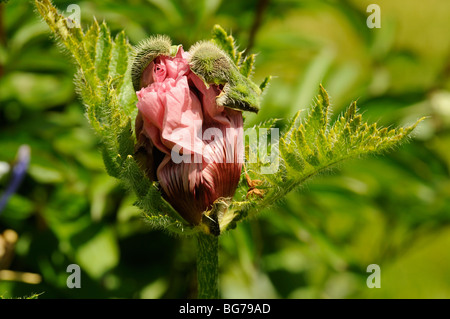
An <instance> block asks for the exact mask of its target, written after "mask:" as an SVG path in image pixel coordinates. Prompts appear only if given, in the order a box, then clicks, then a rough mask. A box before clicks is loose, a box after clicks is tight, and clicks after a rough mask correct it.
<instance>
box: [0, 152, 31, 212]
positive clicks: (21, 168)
mask: <svg viewBox="0 0 450 319" xmlns="http://www.w3.org/2000/svg"><path fill="white" fill-rule="evenodd" d="M30 153H31V150H30V147H29V146H28V145H22V146H21V147H20V148H19V151H18V152H17V160H16V163H15V165H14V166H13V169H12V176H11V180H10V182H9V184H8V186H7V187H6V190H5V192H4V193H3V194H2V196H1V197H0V213H1V212H2V211H3V209H4V208H5V206H6V204H7V203H8V200H9V198H10V197H11V195H13V194H14V193H15V192H16V191H17V189H18V188H19V186H20V184H21V183H22V180H23V178H24V177H25V174H26V172H27V169H28V165H29V163H30Z"/></svg>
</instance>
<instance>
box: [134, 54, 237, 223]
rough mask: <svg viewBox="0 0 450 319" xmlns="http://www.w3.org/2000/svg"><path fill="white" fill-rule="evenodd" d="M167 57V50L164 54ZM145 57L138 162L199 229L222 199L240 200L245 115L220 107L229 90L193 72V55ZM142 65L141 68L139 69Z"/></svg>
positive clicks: (139, 97)
mask: <svg viewBox="0 0 450 319" xmlns="http://www.w3.org/2000/svg"><path fill="white" fill-rule="evenodd" d="M159 52H161V51H159ZM136 56H137V57H139V59H140V60H139V61H137V62H136V60H135V63H140V65H141V66H143V65H144V66H145V67H144V68H143V70H139V68H137V71H136V72H135V74H140V77H139V79H133V82H134V83H139V86H140V87H139V88H138V90H137V92H136V94H137V97H138V103H137V108H138V110H139V111H138V116H137V118H136V137H137V145H136V158H137V160H138V162H139V163H140V164H141V167H142V168H143V169H145V171H146V175H147V176H148V177H149V178H150V179H152V180H157V181H158V182H159V184H160V186H161V190H162V192H163V194H164V197H165V198H166V199H167V201H168V202H169V203H170V204H171V205H172V206H173V207H174V208H175V209H176V210H177V211H178V212H179V214H180V215H181V216H182V217H183V218H184V219H185V220H186V221H188V222H189V223H191V224H193V225H198V224H200V223H201V221H202V215H203V213H204V212H205V211H208V210H210V209H211V207H212V205H213V203H214V202H215V201H216V200H217V199H219V198H222V197H224V198H229V197H232V196H233V195H234V192H235V190H236V187H237V184H238V182H239V179H240V175H241V170H242V163H243V152H244V147H243V119H242V113H241V111H239V110H234V109H231V108H227V107H224V106H219V105H218V104H217V103H216V98H217V97H218V96H219V95H220V94H221V92H222V88H223V85H219V84H214V83H212V84H211V85H206V84H205V83H204V81H203V79H201V78H200V77H199V76H198V75H196V74H195V73H194V72H193V71H192V70H191V68H190V65H189V60H190V54H189V52H184V50H183V48H182V47H181V46H178V47H177V50H176V54H174V55H171V54H170V53H169V52H167V50H166V51H165V52H164V54H159V55H155V54H147V57H148V58H149V59H151V61H144V60H145V59H142V57H145V56H146V54H145V52H144V53H142V52H141V53H140V54H137V55H136ZM138 66H139V65H138Z"/></svg>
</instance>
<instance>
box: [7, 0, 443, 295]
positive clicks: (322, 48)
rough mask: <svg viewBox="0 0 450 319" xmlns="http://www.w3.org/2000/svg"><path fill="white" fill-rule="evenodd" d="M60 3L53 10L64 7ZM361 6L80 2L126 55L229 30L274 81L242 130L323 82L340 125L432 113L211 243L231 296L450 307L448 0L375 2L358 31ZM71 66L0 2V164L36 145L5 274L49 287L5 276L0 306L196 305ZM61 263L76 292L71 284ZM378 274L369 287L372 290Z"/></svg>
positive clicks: (176, 245)
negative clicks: (103, 301)
mask: <svg viewBox="0 0 450 319" xmlns="http://www.w3.org/2000/svg"><path fill="white" fill-rule="evenodd" d="M54 3H55V5H56V6H57V7H58V8H59V9H60V10H61V11H64V10H66V8H67V7H68V5H69V4H72V3H75V1H54ZM369 3H371V2H369V1H358V0H345V1H344V0H342V1H332V0H328V1H327V0H321V1H317V0H316V1H311V0H309V1H308V0H303V1H287V0H272V1H265V0H260V1H256V0H251V1H221V0H214V1H207V0H204V1H192V0H178V1H175V0H172V1H169V0H167V1H153V0H147V1H144V0H132V1H123V0H122V1H112V0H102V1H81V2H78V4H79V5H80V7H81V22H82V24H83V26H86V25H88V24H90V23H91V22H92V19H93V16H95V17H96V18H97V20H98V21H102V20H106V21H107V22H108V25H109V26H110V27H111V29H112V32H113V35H115V34H117V33H118V32H119V31H120V30H122V29H125V32H126V34H127V36H128V37H129V39H130V42H131V44H136V43H138V42H139V41H140V40H141V39H143V38H145V37H147V36H149V35H151V34H155V33H163V34H167V35H169V36H170V37H171V38H172V39H173V42H174V43H183V44H184V46H185V47H186V48H188V47H190V45H191V44H193V43H194V42H196V41H198V40H199V39H204V38H209V37H210V30H211V28H212V26H213V25H214V24H220V25H222V26H223V27H224V28H225V29H226V30H227V31H232V34H233V36H234V37H235V38H236V39H237V42H238V43H239V44H240V45H241V46H242V47H247V46H250V53H258V56H257V59H256V70H255V73H254V79H255V82H257V83H259V82H261V81H262V80H263V79H264V77H265V76H267V75H269V74H271V75H273V76H274V79H273V80H272V83H271V85H270V87H269V88H268V89H267V90H266V93H265V97H264V100H263V105H262V107H261V111H260V112H259V114H258V115H247V116H246V125H248V126H251V125H254V124H256V123H258V122H260V121H262V120H265V119H267V118H269V117H277V118H290V117H292V116H293V115H294V114H295V113H296V111H298V110H299V109H304V108H307V107H308V106H309V105H310V103H311V101H312V98H313V97H314V96H315V95H316V94H317V87H318V85H319V83H323V85H324V87H325V88H326V89H327V91H328V93H329V94H330V97H331V102H332V104H333V109H334V112H335V114H334V115H333V116H334V118H336V117H337V116H338V115H339V114H340V112H342V111H343V110H344V109H345V108H346V107H347V106H348V105H349V103H350V102H351V101H352V100H354V99H358V106H359V107H360V110H361V113H363V117H364V119H366V120H368V121H369V122H373V121H378V122H379V123H380V124H382V125H386V126H389V125H395V126H397V125H405V124H412V123H413V122H415V120H416V119H417V118H419V117H421V116H429V119H428V120H426V121H425V122H423V123H421V125H420V126H419V128H418V129H417V130H416V131H415V132H416V133H415V135H414V138H413V139H412V140H411V141H410V143H407V144H405V145H402V146H401V147H400V148H398V149H396V150H394V151H392V152H390V153H389V154H387V155H384V156H382V157H381V156H379V157H372V158H364V159H358V160H353V161H351V162H349V163H345V164H343V165H342V166H341V167H340V170H338V171H335V172H332V173H330V174H328V175H325V176H321V177H317V178H315V179H314V180H312V181H311V182H309V183H308V184H307V185H306V186H305V187H304V188H303V189H301V190H298V191H294V192H292V193H291V194H290V195H289V196H288V198H286V200H284V201H283V202H281V203H279V205H277V206H275V207H272V208H270V209H267V210H265V211H264V212H263V213H262V214H261V215H260V217H259V218H258V219H254V220H251V221H248V222H245V223H243V224H241V225H239V227H237V228H236V229H235V230H233V231H230V232H227V233H225V234H224V235H223V236H221V254H220V263H221V278H220V280H221V289H222V291H221V293H222V296H223V297H225V298H240V297H243V298H373V297H386V298H432V297H433V298H449V297H450V273H449V272H448V271H447V269H449V268H450V250H449V247H450V227H449V226H450V178H449V175H450V148H449V145H450V40H449V38H448V32H447V30H449V29H450V19H449V12H450V3H449V2H448V1H446V0H430V1H428V2H426V3H425V2H421V1H406V0H397V1H389V0H379V1H377V2H376V3H377V4H379V5H380V7H381V18H382V21H381V28H380V29H369V28H367V26H366V19H367V16H368V15H369V13H367V12H366V7H367V5H368V4H369ZM73 73H74V68H73V66H72V64H71V63H70V60H69V57H68V56H66V55H65V54H63V53H61V50H60V49H59V48H58V47H57V46H55V44H54V41H52V39H51V38H50V37H49V31H48V28H47V26H46V25H45V24H44V23H43V22H41V21H40V20H39V18H38V17H37V15H36V13H35V12H34V9H33V6H32V4H31V3H30V2H28V1H25V0H10V1H8V2H7V3H6V4H5V3H2V4H0V161H4V162H10V163H12V162H13V161H14V158H15V156H16V152H17V149H18V148H19V146H20V145H22V144H28V145H30V147H31V150H32V155H31V156H32V157H31V163H30V168H29V171H28V174H27V176H26V178H25V180H24V182H23V184H22V185H21V187H20V189H19V191H18V192H17V193H16V194H15V195H14V196H12V197H11V199H10V201H9V203H8V205H7V206H6V208H5V210H4V211H3V212H2V214H1V215H0V232H2V231H3V230H5V229H8V228H10V229H14V230H15V231H16V232H17V233H18V235H19V240H18V242H17V244H16V247H15V256H14V258H13V259H12V263H11V264H10V266H9V269H11V270H14V271H22V272H32V273H37V274H40V275H41V276H42V282H41V283H40V284H37V285H32V284H27V283H24V282H17V281H0V296H2V297H4V298H9V297H23V296H30V295H33V294H34V293H42V294H41V295H39V298H110V297H119V298H184V297H193V296H195V254H194V249H195V247H194V243H193V241H192V239H189V238H188V239H185V238H174V237H171V236H169V235H167V234H166V233H163V232H160V231H153V230H150V228H149V227H148V225H146V223H145V221H144V218H143V217H142V216H141V215H140V213H139V211H138V210H137V209H136V208H135V207H133V206H132V203H133V202H134V198H133V196H132V195H131V194H127V193H125V192H124V191H123V188H122V186H121V185H119V184H118V183H117V182H116V180H114V179H113V178H111V177H109V176H107V174H106V172H105V169H104V166H103V162H102V158H101V153H100V151H99V147H98V140H97V138H96V137H95V135H94V134H93V131H92V129H91V128H90V127H89V125H88V122H87V119H86V117H85V115H84V109H83V106H82V105H81V103H80V101H79V99H78V98H77V96H76V94H75V92H74V85H73ZM285 124H286V123H284V122H283V121H280V125H281V126H282V125H285ZM8 177H9V176H8V174H5V175H1V176H0V190H4V188H5V187H6V185H7V183H8ZM71 263H77V264H79V265H80V267H81V270H82V277H81V287H82V288H81V289H69V288H67V286H66V279H67V276H68V275H69V274H68V273H66V267H67V266H68V265H69V264H71ZM372 263H375V264H378V265H380V268H381V288H380V289H376V288H373V289H369V288H368V287H367V286H366V279H367V276H368V275H369V273H367V272H366V267H367V266H368V265H369V264H372Z"/></svg>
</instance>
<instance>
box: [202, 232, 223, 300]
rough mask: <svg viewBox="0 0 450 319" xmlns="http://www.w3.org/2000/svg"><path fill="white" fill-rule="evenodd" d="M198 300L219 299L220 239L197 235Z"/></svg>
mask: <svg viewBox="0 0 450 319" xmlns="http://www.w3.org/2000/svg"><path fill="white" fill-rule="evenodd" d="M197 282H198V299H217V298H219V286H218V283H219V238H218V237H217V236H213V235H208V234H205V233H198V234H197Z"/></svg>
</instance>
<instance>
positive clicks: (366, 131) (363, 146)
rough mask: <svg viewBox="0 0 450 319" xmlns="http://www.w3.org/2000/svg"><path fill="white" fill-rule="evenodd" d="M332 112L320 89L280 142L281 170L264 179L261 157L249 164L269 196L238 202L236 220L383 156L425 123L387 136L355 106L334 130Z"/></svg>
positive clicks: (354, 103) (387, 133)
mask: <svg viewBox="0 0 450 319" xmlns="http://www.w3.org/2000/svg"><path fill="white" fill-rule="evenodd" d="M330 113H331V109H330V102H329V98H328V94H327V92H326V91H325V90H324V88H323V87H322V86H320V88H319V94H318V96H317V99H316V102H315V104H314V105H313V107H312V109H311V110H310V111H309V113H308V116H306V118H305V119H303V120H301V119H300V112H298V113H297V114H296V115H295V116H294V118H293V119H292V120H291V122H290V124H289V126H288V128H287V130H286V131H285V133H284V134H282V135H281V137H280V142H279V151H280V165H279V169H278V171H277V172H275V173H274V174H271V175H265V174H262V173H261V167H262V163H261V159H260V158H258V161H257V162H256V163H254V162H253V163H252V162H248V163H246V166H247V170H248V172H249V174H250V175H251V178H252V179H257V180H260V181H261V182H262V183H261V184H260V185H259V187H258V188H260V189H261V190H262V191H263V192H264V194H263V196H262V197H255V198H253V199H252V200H247V201H243V202H240V203H234V210H236V211H235V212H234V216H235V218H236V219H240V218H242V216H253V215H254V214H255V213H257V212H258V211H260V210H261V209H263V208H265V207H267V206H269V205H272V204H274V203H275V202H276V201H279V200H280V199H282V198H283V197H284V196H285V195H286V194H287V193H289V192H290V191H291V190H293V189H294V188H296V187H299V186H301V185H302V184H303V183H304V182H305V181H307V180H308V179H310V178H311V177H313V176H315V175H317V174H320V173H322V172H324V171H326V170H329V169H330V168H333V167H335V166H336V165H337V164H338V163H340V162H342V161H345V160H348V159H351V158H355V157H360V156H364V155H369V154H378V153H381V152H383V151H386V150H390V149H392V148H394V147H396V146H398V145H400V144H401V143H402V142H404V141H405V140H406V139H407V138H408V136H409V135H410V133H411V132H412V131H413V130H414V128H415V127H416V126H417V125H418V124H419V123H420V122H421V121H422V120H423V118H422V119H419V120H418V121H417V122H416V123H415V124H413V125H411V126H408V127H405V128H396V129H391V130H389V131H388V130H387V128H378V127H377V125H376V124H368V123H365V122H363V120H362V117H361V115H360V114H357V106H356V102H353V103H351V105H350V106H349V108H348V109H347V110H346V112H345V113H344V114H343V115H341V116H339V118H338V119H337V120H336V122H335V123H333V124H332V125H331V124H330V123H329V114H330ZM263 126H264V125H263ZM235 221H236V220H235ZM232 224H233V223H232V222H230V225H232Z"/></svg>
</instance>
